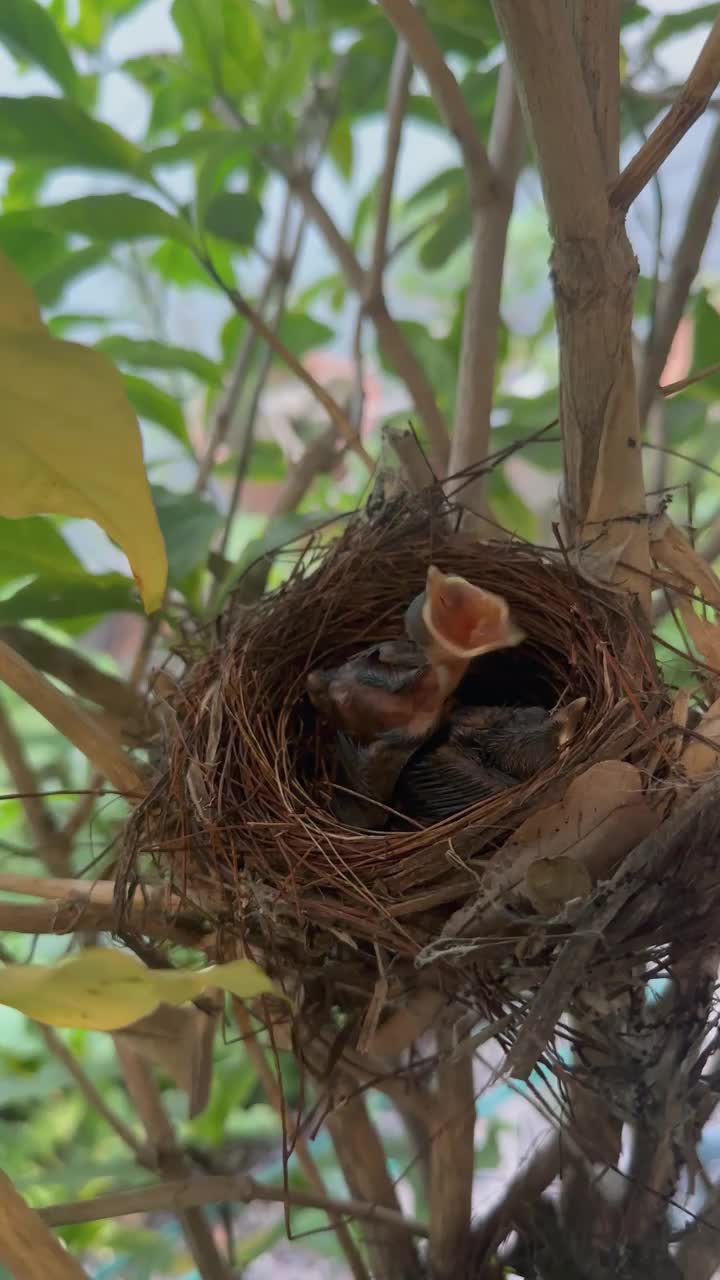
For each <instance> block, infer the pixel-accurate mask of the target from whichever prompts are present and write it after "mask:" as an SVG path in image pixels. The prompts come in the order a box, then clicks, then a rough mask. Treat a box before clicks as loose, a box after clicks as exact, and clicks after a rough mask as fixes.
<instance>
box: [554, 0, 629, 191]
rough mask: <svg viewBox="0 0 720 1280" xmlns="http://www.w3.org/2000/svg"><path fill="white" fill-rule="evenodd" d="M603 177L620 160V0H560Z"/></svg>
mask: <svg viewBox="0 0 720 1280" xmlns="http://www.w3.org/2000/svg"><path fill="white" fill-rule="evenodd" d="M564 2H565V10H566V12H567V16H568V21H569V23H570V29H571V31H572V35H573V39H574V41H575V48H576V50H577V53H578V57H579V60H580V69H581V71H582V76H583V80H584V81H585V88H586V89H587V94H588V100H589V103H590V110H591V112H592V117H593V121H594V124H595V136H596V137H597V140H598V144H599V146H600V153H601V156H602V160H603V166H604V169H605V174H606V177H607V180H608V181H609V182H612V181H613V179H615V178H616V177H617V173H618V166H619V163H620V70H619V68H620V60H619V57H618V51H619V46H620V8H621V3H622V0H600V3H598V0H564Z"/></svg>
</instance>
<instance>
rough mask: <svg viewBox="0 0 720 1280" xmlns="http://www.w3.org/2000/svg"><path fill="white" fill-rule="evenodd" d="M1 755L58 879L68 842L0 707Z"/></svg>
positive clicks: (65, 863)
mask: <svg viewBox="0 0 720 1280" xmlns="http://www.w3.org/2000/svg"><path fill="white" fill-rule="evenodd" d="M0 755H1V756H2V758H3V760H4V761H5V765H6V767H7V771H8V773H9V774H10V777H11V778H12V782H13V786H14V787H15V790H16V791H17V792H18V794H19V797H20V803H21V805H22V808H23V811H24V813H25V818H26V821H27V824H28V826H29V828H30V830H31V832H32V835H33V839H34V840H35V843H36V844H37V845H38V847H39V848H40V849H41V850H42V851H43V857H44V858H45V860H46V862H47V864H48V866H49V867H50V868H51V870H53V871H54V872H55V873H56V874H57V875H64V874H65V873H66V872H67V871H68V862H69V854H70V848H69V842H68V841H67V840H66V839H65V837H64V836H63V834H62V832H60V831H59V830H58V828H57V826H56V824H55V822H54V820H53V818H52V816H51V814H50V813H49V811H48V808H47V806H46V804H45V801H44V800H43V798H42V793H41V789H40V787H39V786H38V780H37V778H36V777H35V773H34V772H33V770H32V769H31V768H30V765H29V764H28V762H27V760H26V758H25V752H24V751H23V749H22V746H21V744H20V740H19V738H18V736H17V734H16V733H15V730H14V729H13V726H12V724H11V723H10V719H9V717H8V716H7V715H6V714H5V710H4V708H3V707H2V705H1V704H0Z"/></svg>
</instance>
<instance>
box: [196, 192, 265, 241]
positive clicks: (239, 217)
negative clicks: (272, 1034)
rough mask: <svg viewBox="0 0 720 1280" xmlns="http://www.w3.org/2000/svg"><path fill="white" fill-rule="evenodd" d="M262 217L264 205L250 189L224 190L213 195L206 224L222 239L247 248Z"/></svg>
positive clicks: (208, 228) (207, 210)
mask: <svg viewBox="0 0 720 1280" xmlns="http://www.w3.org/2000/svg"><path fill="white" fill-rule="evenodd" d="M261 218H262V205H261V204H260V201H259V200H258V198H257V196H254V195H252V194H251V193H250V192H249V191H222V192H221V193H220V194H219V195H217V196H213V197H212V199H211V200H210V202H209V204H208V206H207V209H206V211H205V219H204V225H205V227H206V229H207V230H208V231H209V232H211V234H212V235H215V236H219V237H220V239H221V240H230V241H232V243H233V244H239V245H242V246H243V248H246V247H247V246H248V245H251V244H252V243H253V241H254V239H255V232H256V231H257V228H258V223H259V222H260V219H261Z"/></svg>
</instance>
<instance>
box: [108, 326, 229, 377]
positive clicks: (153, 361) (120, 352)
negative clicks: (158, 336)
mask: <svg viewBox="0 0 720 1280" xmlns="http://www.w3.org/2000/svg"><path fill="white" fill-rule="evenodd" d="M95 345H96V346H97V347H98V349H99V350H100V351H104V352H105V354H106V355H108V356H110V359H111V360H114V361H116V362H117V363H118V364H125V365H130V366H131V367H132V368H136V369H168V370H182V371H183V372H184V373H191V374H192V375H193V377H194V378H198V379H199V381H200V382H207V383H209V384H210V385H211V386H214V387H216V386H219V385H220V384H221V382H222V371H221V369H220V367H219V365H217V364H216V363H215V361H214V360H209V359H208V357H207V356H204V355H201V353H200V352H199V351H190V350H189V349H188V348H187V347H175V346H172V345H171V344H169V343H165V342H156V341H154V340H153V339H152V338H125V337H123V336H121V335H120V334H117V335H113V336H111V337H107V338H101V339H100V341H99V342H97V343H96V344H95Z"/></svg>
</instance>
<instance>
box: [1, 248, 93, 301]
mask: <svg viewBox="0 0 720 1280" xmlns="http://www.w3.org/2000/svg"><path fill="white" fill-rule="evenodd" d="M10 256H12V255H10ZM107 261H108V256H107V250H106V249H105V248H104V247H103V246H98V245H95V244H88V245H85V246H84V247H83V248H82V249H76V250H75V251H74V252H73V253H66V254H65V256H64V257H63V259H62V261H60V262H58V263H57V264H56V265H55V266H52V267H50V268H49V269H48V270H47V271H45V272H43V273H42V275H39V276H36V277H35V278H34V279H33V288H34V290H35V294H36V297H37V299H38V301H39V302H41V303H42V305H43V306H44V307H56V306H57V305H58V303H59V302H60V299H61V298H62V296H63V294H64V292H65V290H66V288H67V287H68V285H70V284H73V283H74V282H75V281H76V280H79V279H80V276H84V275H85V274H86V273H87V272H88V271H94V270H95V268H96V267H99V266H100V265H101V264H107Z"/></svg>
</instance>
